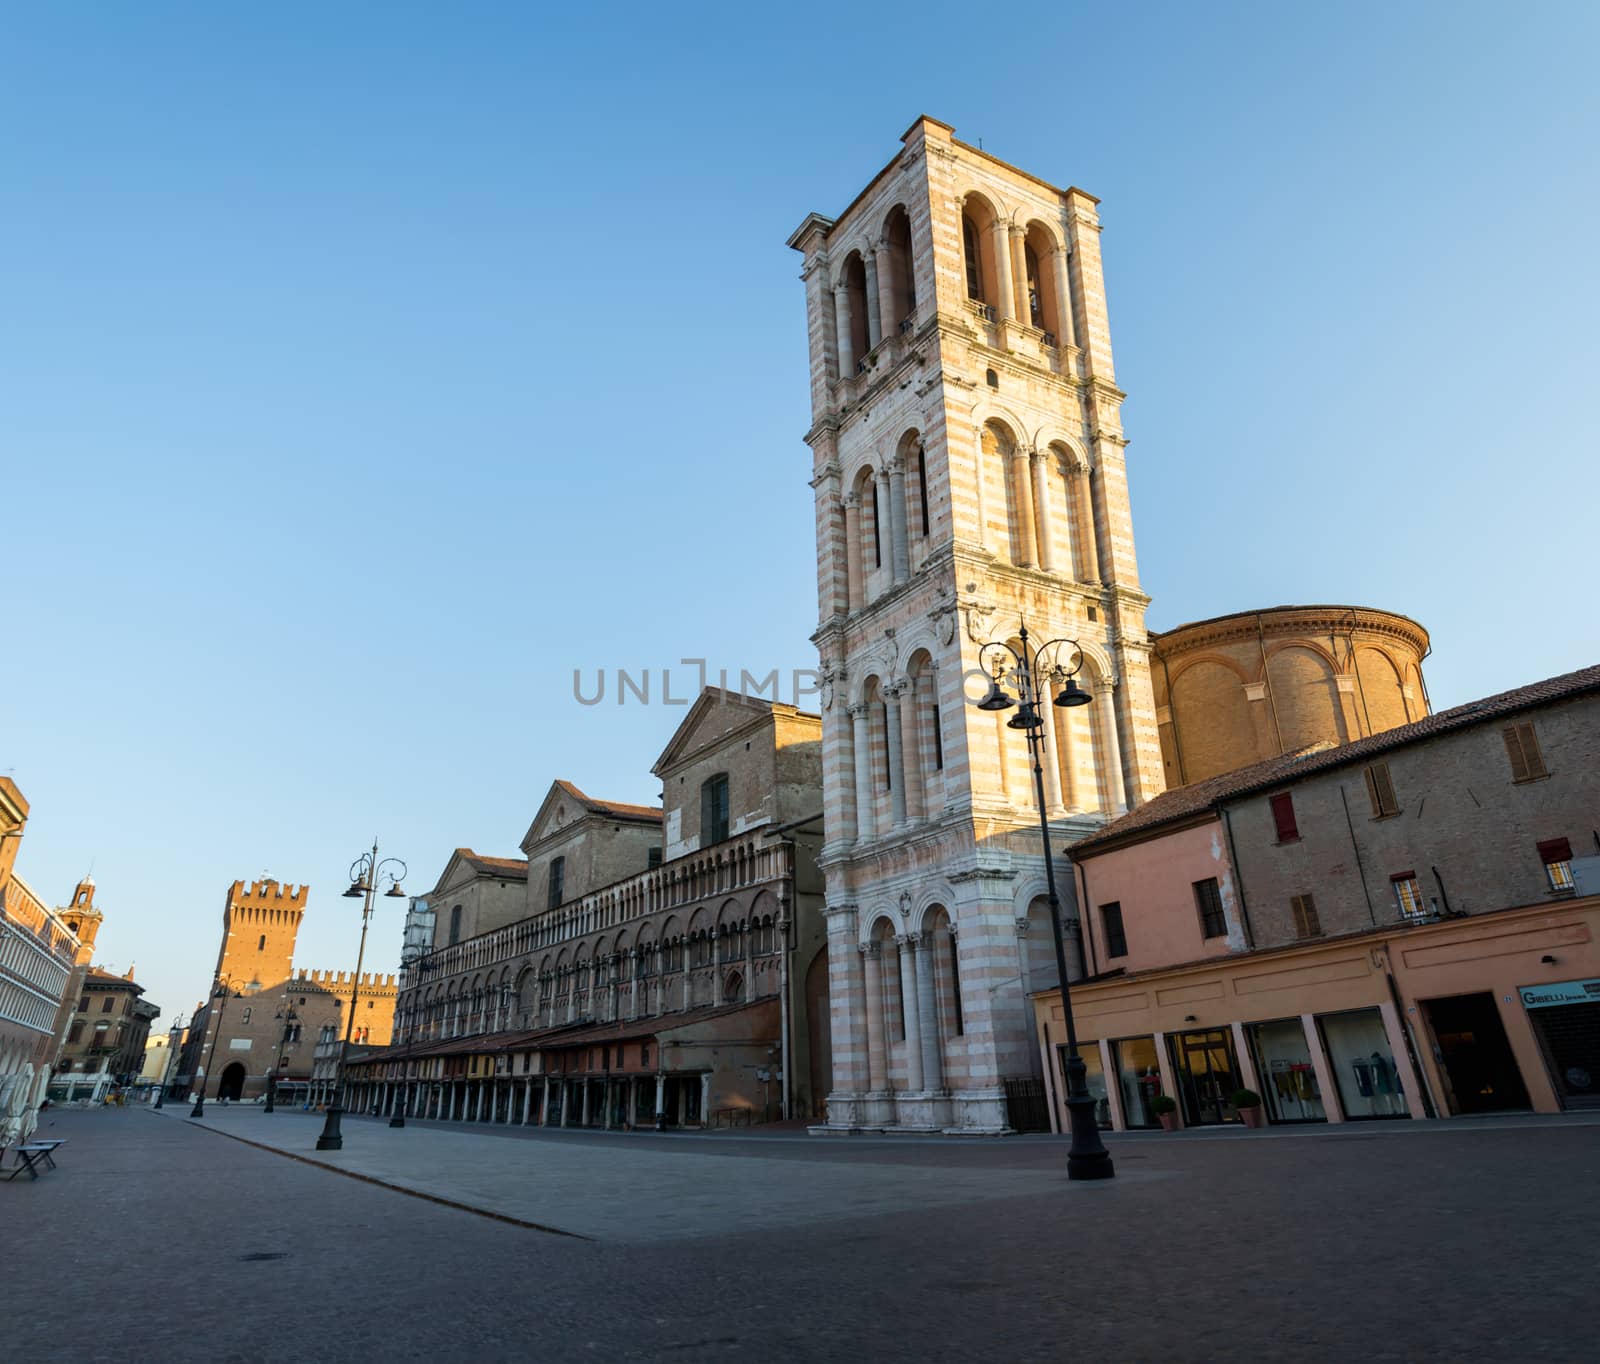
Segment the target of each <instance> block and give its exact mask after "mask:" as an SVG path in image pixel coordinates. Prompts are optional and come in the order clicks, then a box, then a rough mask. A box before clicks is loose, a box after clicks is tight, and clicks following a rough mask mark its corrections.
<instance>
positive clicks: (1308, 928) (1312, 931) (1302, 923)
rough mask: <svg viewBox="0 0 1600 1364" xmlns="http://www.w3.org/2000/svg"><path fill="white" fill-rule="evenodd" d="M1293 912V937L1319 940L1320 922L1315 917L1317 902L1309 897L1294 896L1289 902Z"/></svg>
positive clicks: (1320, 932) (1320, 933) (1320, 934)
mask: <svg viewBox="0 0 1600 1364" xmlns="http://www.w3.org/2000/svg"><path fill="white" fill-rule="evenodd" d="M1289 907H1290V909H1291V910H1293V912H1294V935H1295V937H1297V938H1320V937H1321V936H1322V920H1321V919H1320V918H1318V917H1317V902H1316V900H1315V899H1314V898H1313V897H1312V896H1310V895H1296V896H1295V897H1294V898H1293V899H1292V900H1290V901H1289Z"/></svg>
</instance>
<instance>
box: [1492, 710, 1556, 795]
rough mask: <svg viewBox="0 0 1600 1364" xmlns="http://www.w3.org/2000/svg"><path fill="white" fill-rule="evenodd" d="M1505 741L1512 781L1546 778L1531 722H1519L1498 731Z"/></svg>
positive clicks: (1536, 736)
mask: <svg viewBox="0 0 1600 1364" xmlns="http://www.w3.org/2000/svg"><path fill="white" fill-rule="evenodd" d="M1500 734H1501V737H1502V738H1504V739H1505V741H1506V756H1507V757H1508V758H1510V759H1511V780H1512V781H1533V780H1534V779H1535V778H1537V777H1544V776H1548V775H1549V774H1548V773H1547V772H1546V771H1545V766H1544V754H1543V753H1541V752H1540V751H1539V736H1538V735H1537V734H1535V733H1534V732H1533V721H1531V720H1519V721H1517V723H1515V724H1511V725H1507V726H1506V727H1505V728H1504V729H1502V730H1501V731H1500Z"/></svg>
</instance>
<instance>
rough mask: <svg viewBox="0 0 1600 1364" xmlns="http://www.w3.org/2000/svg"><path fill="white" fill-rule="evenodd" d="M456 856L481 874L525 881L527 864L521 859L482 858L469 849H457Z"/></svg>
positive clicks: (525, 860) (524, 859)
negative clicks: (485, 873)
mask: <svg viewBox="0 0 1600 1364" xmlns="http://www.w3.org/2000/svg"><path fill="white" fill-rule="evenodd" d="M456 855H457V856H458V857H461V858H464V859H465V860H466V861H468V862H470V863H472V865H473V866H474V867H475V868H476V869H477V870H478V871H481V872H487V873H489V874H490V875H492V876H509V877H512V878H513V879H517V880H526V879H527V876H528V862H527V859H526V858H522V857H484V856H482V855H480V854H478V853H475V852H473V851H472V849H471V848H457V849H456Z"/></svg>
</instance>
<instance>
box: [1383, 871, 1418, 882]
mask: <svg viewBox="0 0 1600 1364" xmlns="http://www.w3.org/2000/svg"><path fill="white" fill-rule="evenodd" d="M1389 879H1390V880H1391V881H1414V880H1416V879H1417V874H1416V872H1414V871H1397V872H1396V873H1395V874H1394V875H1393V876H1391V877H1390V878H1389Z"/></svg>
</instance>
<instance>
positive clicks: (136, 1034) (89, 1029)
mask: <svg viewBox="0 0 1600 1364" xmlns="http://www.w3.org/2000/svg"><path fill="white" fill-rule="evenodd" d="M143 994H144V986H142V985H140V984H138V983H136V982H135V981H134V979H133V973H132V971H129V973H128V974H127V975H125V976H119V975H115V974H113V973H112V972H110V971H106V970H103V969H101V968H100V967H97V966H96V967H90V969H89V970H88V971H87V972H86V973H85V975H84V978H83V983H82V985H81V986H80V994H79V998H78V1002H77V1008H76V1009H75V1010H74V1012H73V1015H72V1018H71V1021H70V1022H69V1023H68V1025H67V1036H66V1041H65V1043H64V1044H63V1046H62V1048H61V1056H60V1059H59V1060H58V1062H57V1063H56V1069H55V1074H54V1076H52V1078H51V1080H50V1097H51V1098H52V1099H57V1100H61V1101H64V1102H69V1103H70V1102H73V1101H75V1100H80V1099H82V1100H87V1101H89V1102H91V1103H97V1102H99V1101H100V1100H101V1099H104V1098H105V1097H106V1094H107V1093H108V1092H109V1091H110V1090H112V1089H115V1088H120V1087H122V1086H124V1085H128V1084H131V1083H133V1081H135V1080H136V1079H137V1078H138V1075H139V1071H140V1070H141V1068H142V1067H143V1065H144V1052H145V1045H146V1044H147V1043H148V1042H149V1040H150V1025H151V1024H152V1023H153V1022H154V1021H155V1020H156V1019H157V1018H159V1017H160V1016H161V1011H160V1009H158V1008H156V1007H155V1006H154V1005H153V1004H148V1003H146V1002H145V1001H144V1000H143V999H142V998H141V996H142V995H143Z"/></svg>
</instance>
